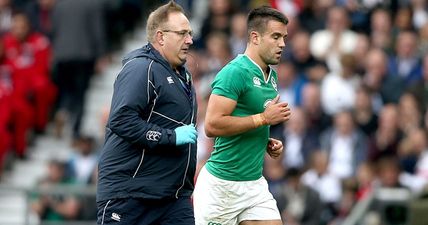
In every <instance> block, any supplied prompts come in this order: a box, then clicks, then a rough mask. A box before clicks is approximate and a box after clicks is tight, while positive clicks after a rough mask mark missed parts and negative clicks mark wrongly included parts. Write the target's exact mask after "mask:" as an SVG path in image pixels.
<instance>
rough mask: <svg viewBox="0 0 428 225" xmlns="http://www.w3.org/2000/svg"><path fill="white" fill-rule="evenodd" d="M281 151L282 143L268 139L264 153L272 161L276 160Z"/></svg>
mask: <svg viewBox="0 0 428 225" xmlns="http://www.w3.org/2000/svg"><path fill="white" fill-rule="evenodd" d="M283 149H284V146H283V145H282V141H280V140H277V139H274V138H269V142H268V145H267V147H266V151H267V153H268V154H269V155H270V157H272V158H273V159H276V158H278V157H279V156H280V155H281V153H282V150H283Z"/></svg>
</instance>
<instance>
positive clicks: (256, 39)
mask: <svg viewBox="0 0 428 225" xmlns="http://www.w3.org/2000/svg"><path fill="white" fill-rule="evenodd" d="M250 42H251V43H252V44H253V45H259V44H260V34H259V33H258V32H257V31H251V33H250Z"/></svg>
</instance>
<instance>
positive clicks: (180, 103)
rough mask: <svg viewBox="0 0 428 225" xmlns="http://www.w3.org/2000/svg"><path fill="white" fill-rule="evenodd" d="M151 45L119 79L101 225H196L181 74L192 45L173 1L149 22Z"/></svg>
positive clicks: (188, 115) (188, 83) (105, 152)
mask: <svg viewBox="0 0 428 225" xmlns="http://www.w3.org/2000/svg"><path fill="white" fill-rule="evenodd" d="M147 38H148V42H149V43H148V44H147V45H145V46H144V47H142V48H140V49H137V50H134V51H132V52H131V53H129V54H128V55H127V56H126V57H125V58H124V60H123V66H122V69H121V71H120V73H119V74H118V76H117V78H116V81H115V84H114V93H113V99H112V104H111V111H110V116H109V120H108V123H107V127H106V140H105V144H104V147H103V149H102V153H101V157H100V162H99V178H98V189H97V206H98V224H127V225H132V224H138V225H146V224H147V225H148V224H162V225H166V224H174V225H177V224H183V225H184V224H186V225H188V224H194V223H195V222H194V215H193V208H192V205H191V201H190V196H191V195H192V192H193V188H194V179H193V178H194V174H195V167H196V138H197V132H196V129H195V122H196V112H197V105H196V97H195V91H194V88H193V86H192V80H191V76H190V74H189V72H188V71H187V70H186V68H185V67H184V64H185V62H186V57H187V54H188V51H189V46H190V45H191V44H192V43H193V41H192V30H191V28H190V23H189V21H188V19H187V18H186V16H185V15H184V11H183V9H182V8H181V7H180V6H179V5H177V4H176V3H175V2H173V1H171V2H169V3H167V4H165V5H162V6H161V7H159V8H157V9H156V10H155V11H153V12H152V13H151V14H150V16H149V18H148V20H147Z"/></svg>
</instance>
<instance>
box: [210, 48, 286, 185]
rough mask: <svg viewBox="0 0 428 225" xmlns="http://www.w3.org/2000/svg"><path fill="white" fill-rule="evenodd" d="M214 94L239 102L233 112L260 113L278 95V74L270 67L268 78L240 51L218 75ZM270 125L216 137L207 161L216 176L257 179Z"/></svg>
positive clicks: (241, 113) (244, 113) (261, 165)
mask: <svg viewBox="0 0 428 225" xmlns="http://www.w3.org/2000/svg"><path fill="white" fill-rule="evenodd" d="M212 94H216V95H220V96H224V97H227V98H230V99H233V100H235V101H236V102H237V104H236V108H235V110H234V111H233V112H232V114H231V115H232V116H239V117H245V116H250V115H254V114H257V113H261V112H263V111H264V110H265V108H266V106H267V104H268V103H269V102H270V101H271V100H272V99H274V98H275V97H276V96H277V95H278V91H277V75H276V72H275V71H273V69H272V68H271V69H270V73H269V77H268V78H267V80H265V78H264V75H263V71H262V69H261V68H260V66H258V65H257V64H256V63H255V62H254V61H253V60H251V59H250V58H249V57H248V56H246V55H238V56H237V57H236V58H235V59H234V60H232V61H231V62H230V63H228V64H227V65H226V66H225V67H224V68H223V69H222V70H221V71H220V72H219V73H218V74H217V76H216V77H215V79H214V81H213V83H212ZM268 138H269V126H261V127H258V128H257V129H253V130H249V131H247V132H245V133H241V134H237V135H233V136H228V137H216V138H215V144H214V150H213V152H212V153H211V157H210V158H209V159H208V161H207V163H206V168H207V170H208V171H209V172H210V173H211V174H213V175H214V176H216V177H219V178H221V179H224V180H232V181H249V180H257V179H259V178H260V177H261V176H262V170H263V160H264V154H265V152H266V146H267V143H268Z"/></svg>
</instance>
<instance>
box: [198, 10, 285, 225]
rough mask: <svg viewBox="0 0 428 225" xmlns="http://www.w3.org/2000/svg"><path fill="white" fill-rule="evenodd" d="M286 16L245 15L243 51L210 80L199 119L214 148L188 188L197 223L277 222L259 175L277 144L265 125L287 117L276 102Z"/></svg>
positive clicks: (267, 12)
mask: <svg viewBox="0 0 428 225" xmlns="http://www.w3.org/2000/svg"><path fill="white" fill-rule="evenodd" d="M287 24H288V19H287V18H286V17H285V16H284V15H283V14H282V13H281V12H279V11H277V10H275V9H273V8H270V7H267V6H263V7H260V8H257V9H254V10H252V11H251V12H250V13H249V15H248V20H247V25H248V43H247V48H246V50H245V53H244V54H242V55H238V56H237V57H236V58H235V59H233V60H232V61H231V62H230V63H229V64H227V65H226V66H225V67H224V68H223V69H222V70H221V71H220V72H219V73H218V74H217V76H216V78H215V79H214V81H213V83H212V93H211V96H210V99H209V102H208V108H207V113H206V118H205V131H206V134H207V136H209V137H215V145H214V150H213V152H212V153H211V156H210V158H209V159H208V161H207V163H206V164H205V166H204V167H203V168H202V170H201V172H200V174H199V176H198V179H197V182H196V187H195V191H194V195H193V197H194V209H195V220H196V224H197V225H207V224H208V225H209V224H210V225H232V224H240V225H259V224H260V225H261V224H264V225H266V224H268V225H281V224H282V221H281V216H280V213H279V211H278V208H277V205H276V201H275V199H274V198H273V197H272V194H271V193H270V192H269V190H268V184H267V182H266V180H265V178H264V177H263V175H262V170H263V160H264V155H265V152H266V151H267V152H268V154H269V155H270V156H271V157H273V158H276V157H279V156H280V154H281V153H282V150H283V145H282V142H281V141H279V140H276V139H273V138H269V126H270V125H274V124H278V123H282V122H284V121H287V120H288V119H289V118H290V115H291V112H290V108H289V107H288V104H287V103H284V102H279V96H278V90H277V74H276V72H275V71H274V70H273V69H272V68H271V67H270V65H275V64H278V63H279V61H280V58H281V53H282V51H283V49H284V47H285V40H286V37H287Z"/></svg>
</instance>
